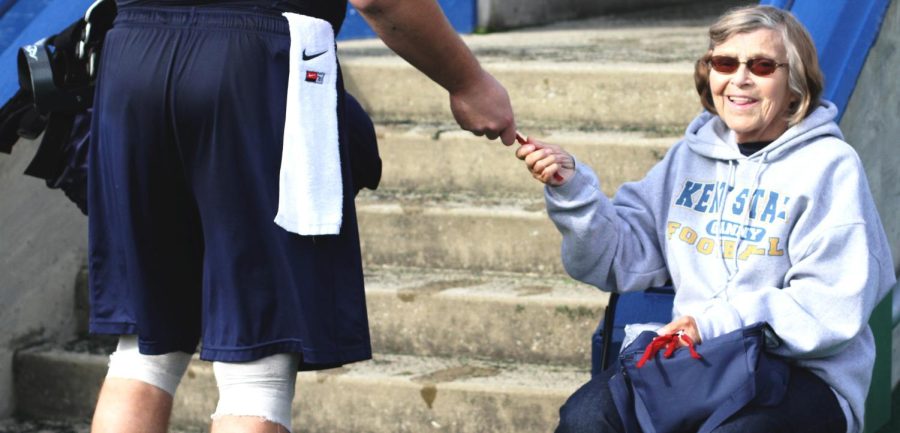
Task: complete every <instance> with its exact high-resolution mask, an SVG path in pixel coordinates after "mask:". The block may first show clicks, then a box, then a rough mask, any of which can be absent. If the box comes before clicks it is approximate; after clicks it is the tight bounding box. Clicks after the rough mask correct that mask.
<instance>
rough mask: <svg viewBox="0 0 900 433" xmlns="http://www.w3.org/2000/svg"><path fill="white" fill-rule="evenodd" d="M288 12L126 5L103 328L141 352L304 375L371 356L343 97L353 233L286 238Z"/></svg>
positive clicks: (107, 86) (105, 115)
mask: <svg viewBox="0 0 900 433" xmlns="http://www.w3.org/2000/svg"><path fill="white" fill-rule="evenodd" d="M289 35H290V34H289V30H288V22H287V20H286V19H285V18H284V17H282V16H280V15H278V14H276V13H263V12H260V11H258V10H241V9H239V8H238V9H234V8H232V9H212V8H210V7H154V8H147V7H124V8H121V9H120V10H119V14H118V17H117V18H116V23H115V26H114V28H113V29H112V30H110V31H109V33H108V34H107V35H106V39H105V44H104V48H103V55H102V58H101V67H100V72H99V79H98V86H97V91H96V98H95V103H94V118H93V125H92V142H91V146H92V147H91V152H90V162H89V170H90V171H89V181H88V188H89V190H88V191H89V192H88V206H89V215H90V221H89V246H90V254H89V267H90V286H91V318H90V329H91V332H94V333H100V334H137V335H138V337H139V345H140V350H141V352H142V353H145V354H163V353H168V352H173V351H183V352H188V353H192V352H194V351H195V350H196V348H197V346H198V343H200V346H201V350H200V356H201V358H203V359H206V360H214V361H228V362H242V361H250V360H255V359H259V358H262V357H265V356H269V355H271V354H275V353H286V352H294V353H299V354H301V356H302V360H303V362H302V365H301V369H318V368H327V367H333V366H336V365H340V364H344V363H349V362H354V361H360V360H364V359H369V358H370V357H371V347H370V343H369V331H368V322H367V318H366V306H365V295H364V291H363V278H362V263H361V258H360V250H359V235H358V231H357V221H356V215H355V207H354V203H353V197H354V194H355V190H354V189H353V180H352V179H351V173H350V169H349V160H350V158H349V157H348V145H347V135H348V134H347V131H346V122H345V120H344V113H343V111H344V104H345V102H344V100H343V89H342V85H341V84H340V80H339V89H338V90H339V91H338V95H339V101H338V122H339V125H340V126H339V130H340V158H341V170H342V173H343V174H342V177H343V179H342V181H343V187H344V191H343V197H344V199H343V200H344V201H343V213H344V215H343V224H342V226H341V232H340V234H339V235H334V236H299V235H296V234H293V233H289V232H287V231H285V230H284V229H282V228H281V227H279V226H277V225H276V224H275V223H274V222H273V219H274V217H275V215H276V213H277V210H278V187H279V169H280V163H281V154H282V138H283V136H282V134H283V132H284V122H285V105H286V101H285V99H286V98H285V94H286V91H287V81H288V66H289V63H288V62H289V59H288V53H289V48H290V36H289Z"/></svg>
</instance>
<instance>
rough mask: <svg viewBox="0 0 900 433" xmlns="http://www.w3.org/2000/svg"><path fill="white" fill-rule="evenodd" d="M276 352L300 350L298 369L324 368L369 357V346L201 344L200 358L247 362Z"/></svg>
mask: <svg viewBox="0 0 900 433" xmlns="http://www.w3.org/2000/svg"><path fill="white" fill-rule="evenodd" d="M277 353H299V354H300V355H301V356H302V359H301V362H300V370H301V371H308V370H323V369H328V368H335V367H339V366H341V365H344V364H349V363H352V362H359V361H365V360H368V359H372V347H371V346H370V345H368V344H365V345H359V346H351V347H344V348H340V349H338V350H328V351H324V350H310V349H308V348H304V347H303V343H302V342H301V341H299V340H287V341H278V342H274V343H269V344H262V345H257V346H254V347H250V348H210V347H202V348H201V350H200V359H202V360H205V361H221V362H247V361H254V360H257V359H260V358H265V357H267V356H271V355H275V354H277Z"/></svg>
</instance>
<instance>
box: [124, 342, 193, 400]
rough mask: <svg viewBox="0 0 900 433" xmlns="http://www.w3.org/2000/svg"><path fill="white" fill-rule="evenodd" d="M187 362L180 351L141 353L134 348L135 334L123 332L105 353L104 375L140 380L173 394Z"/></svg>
mask: <svg viewBox="0 0 900 433" xmlns="http://www.w3.org/2000/svg"><path fill="white" fill-rule="evenodd" d="M190 362H191V355H190V354H187V353H184V352H172V353H167V354H165V355H143V354H141V352H140V351H139V350H138V341H137V337H135V336H133V335H123V336H121V337H119V345H118V347H116V351H115V352H113V353H112V354H111V355H109V372H107V373H106V377H118V378H124V379H134V380H140V381H141V382H144V383H149V384H150V385H153V386H155V387H157V388H159V389H162V390H163V391H165V392H168V393H169V394H171V395H175V389H176V388H178V383H179V382H181V377H182V376H184V372H185V370H187V367H188V363H190Z"/></svg>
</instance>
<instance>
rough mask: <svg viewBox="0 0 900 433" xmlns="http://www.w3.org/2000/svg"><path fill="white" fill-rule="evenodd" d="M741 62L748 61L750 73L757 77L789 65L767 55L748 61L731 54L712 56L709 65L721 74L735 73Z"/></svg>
mask: <svg viewBox="0 0 900 433" xmlns="http://www.w3.org/2000/svg"><path fill="white" fill-rule="evenodd" d="M741 63H746V64H747V69H749V70H750V73H751V74H753V75H756V76H757V77H765V76H766V75H771V74H772V73H773V72H775V70H776V69H778V68H779V67H781V66H786V65H787V63H778V62H776V61H775V60H773V59H767V58H765V57H756V58H753V59H747V61H746V62H742V61H740V60H738V58H737V57H731V56H712V57H710V59H709V66H710V67H711V68H713V70H715V71H716V72H718V73H721V74H731V73H734V71H737V69H738V68H739V67H740V66H741Z"/></svg>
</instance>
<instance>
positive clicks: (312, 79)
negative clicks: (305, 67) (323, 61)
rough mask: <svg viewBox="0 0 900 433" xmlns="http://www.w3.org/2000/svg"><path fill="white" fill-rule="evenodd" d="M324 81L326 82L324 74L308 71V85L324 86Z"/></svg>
mask: <svg viewBox="0 0 900 433" xmlns="http://www.w3.org/2000/svg"><path fill="white" fill-rule="evenodd" d="M324 80H325V73H324V72H316V71H306V82H307V83H316V84H322V82H323V81H324Z"/></svg>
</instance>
